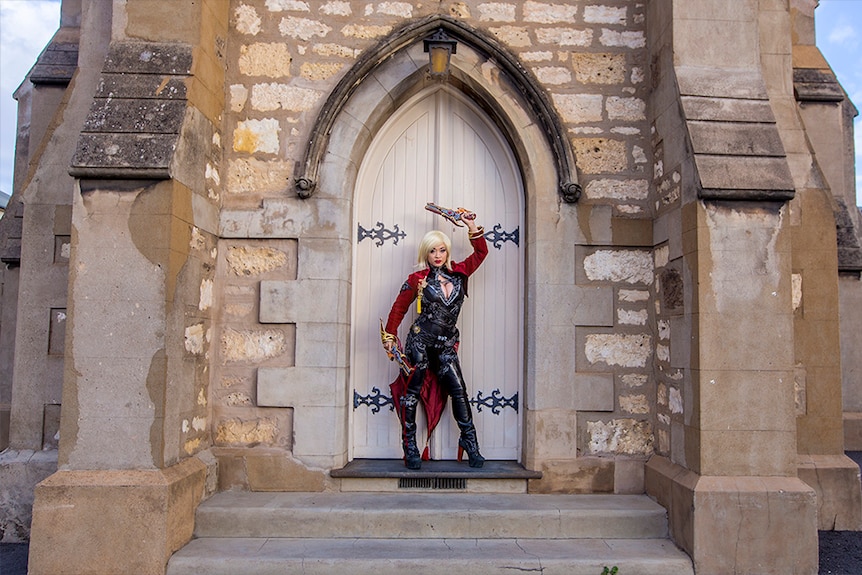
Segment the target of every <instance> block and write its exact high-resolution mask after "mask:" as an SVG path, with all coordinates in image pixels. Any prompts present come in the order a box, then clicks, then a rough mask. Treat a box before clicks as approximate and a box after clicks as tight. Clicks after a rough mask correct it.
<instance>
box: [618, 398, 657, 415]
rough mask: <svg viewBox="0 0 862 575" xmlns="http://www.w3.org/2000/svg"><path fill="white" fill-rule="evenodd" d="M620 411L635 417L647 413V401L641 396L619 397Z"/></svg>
mask: <svg viewBox="0 0 862 575" xmlns="http://www.w3.org/2000/svg"><path fill="white" fill-rule="evenodd" d="M620 411H622V412H623V413H632V414H637V415H643V414H646V413H649V412H650V408H649V400H648V399H647V397H646V396H645V395H643V394H638V395H621V396H620Z"/></svg>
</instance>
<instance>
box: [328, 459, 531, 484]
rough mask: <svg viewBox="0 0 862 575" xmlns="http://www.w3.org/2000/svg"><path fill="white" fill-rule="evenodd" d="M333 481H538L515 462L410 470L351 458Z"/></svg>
mask: <svg viewBox="0 0 862 575" xmlns="http://www.w3.org/2000/svg"><path fill="white" fill-rule="evenodd" d="M330 475H331V476H332V477H335V478H337V479H346V478H380V477H395V478H410V479H434V478H446V479H541V477H542V472H541V471H532V470H530V469H526V468H525V467H524V466H523V465H521V464H520V463H518V462H516V461H486V462H485V465H484V466H483V467H480V468H472V467H469V466H468V465H467V462H466V461H463V462H460V463H459V462H457V461H423V462H422V469H416V470H410V469H407V468H406V467H404V462H403V461H401V460H400V459H354V460H353V461H351V462H350V463H348V464H347V465H345V466H344V467H342V468H341V469H333V470H332V471H331V472H330Z"/></svg>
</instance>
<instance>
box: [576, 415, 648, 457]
mask: <svg viewBox="0 0 862 575" xmlns="http://www.w3.org/2000/svg"><path fill="white" fill-rule="evenodd" d="M587 433H588V435H589V444H588V445H589V451H590V453H593V454H598V453H614V454H625V455H647V454H649V453H651V452H652V449H653V434H652V427H651V426H650V424H649V422H648V421H637V420H635V419H614V420H612V421H608V422H603V421H590V422H588V423H587Z"/></svg>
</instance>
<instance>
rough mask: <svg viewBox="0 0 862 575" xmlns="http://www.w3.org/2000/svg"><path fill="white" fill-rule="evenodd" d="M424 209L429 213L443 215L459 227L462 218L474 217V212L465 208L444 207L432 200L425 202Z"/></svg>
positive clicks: (461, 224)
mask: <svg viewBox="0 0 862 575" xmlns="http://www.w3.org/2000/svg"><path fill="white" fill-rule="evenodd" d="M425 209H426V210H428V211H429V212H431V213H434V214H437V215H440V216H443V217H444V218H446V219H447V220H449V221H450V222H452V223H453V224H455V225H456V226H459V227H462V226H463V225H464V223H463V221H462V220H475V219H476V214H474V213H473V212H471V211H470V210H468V209H466V208H458V209H457V210H452V209H449V208H444V207H443V206H438V205H437V204H435V203H433V202H428V203H427V204H425Z"/></svg>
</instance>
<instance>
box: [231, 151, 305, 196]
mask: <svg viewBox="0 0 862 575" xmlns="http://www.w3.org/2000/svg"><path fill="white" fill-rule="evenodd" d="M292 175H293V164H291V163H289V162H284V161H280V160H270V161H264V160H259V159H257V158H237V159H234V160H231V161H230V163H229V164H228V168H227V186H226V188H225V190H226V191H227V192H228V193H229V194H248V193H257V194H269V193H273V192H283V191H284V190H285V189H287V187H288V185H289V182H290V178H291V176H292Z"/></svg>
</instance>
